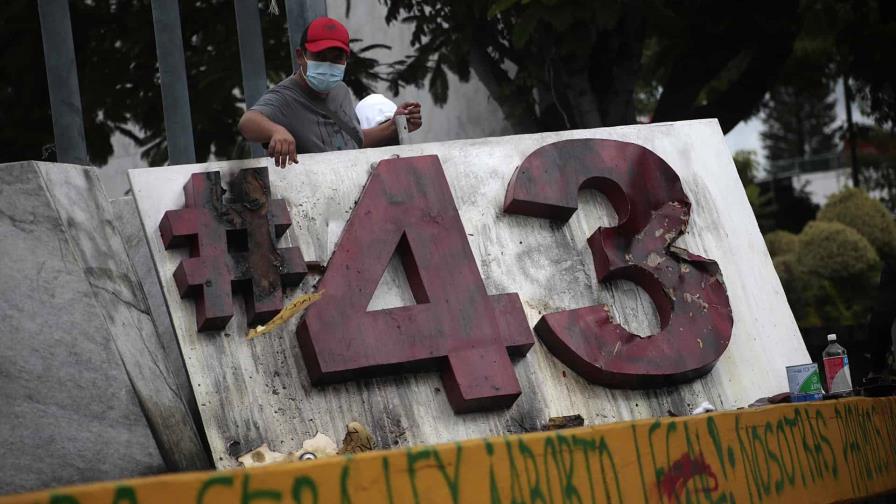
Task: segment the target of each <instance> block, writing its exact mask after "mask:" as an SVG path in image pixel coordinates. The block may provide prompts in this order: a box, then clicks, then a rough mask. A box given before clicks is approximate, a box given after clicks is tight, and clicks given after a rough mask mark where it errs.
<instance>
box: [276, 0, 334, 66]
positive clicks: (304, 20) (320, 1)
mask: <svg viewBox="0 0 896 504" xmlns="http://www.w3.org/2000/svg"><path fill="white" fill-rule="evenodd" d="M283 2H284V3H285V4H286V22H287V26H289V48H290V50H291V53H290V54H292V71H293V72H295V71H296V56H295V50H296V48H298V47H299V43H300V41H301V40H302V32H303V31H305V27H306V26H308V23H310V22H311V21H313V20H314V19H315V18H319V17H321V16H326V15H327V2H326V0H283Z"/></svg>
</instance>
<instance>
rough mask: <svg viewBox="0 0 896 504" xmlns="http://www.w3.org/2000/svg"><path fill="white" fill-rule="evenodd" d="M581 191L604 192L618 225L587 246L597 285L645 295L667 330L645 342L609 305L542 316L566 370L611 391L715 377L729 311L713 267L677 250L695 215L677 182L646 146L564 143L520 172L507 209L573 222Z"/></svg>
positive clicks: (543, 333) (541, 331) (542, 151)
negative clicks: (621, 282)
mask: <svg viewBox="0 0 896 504" xmlns="http://www.w3.org/2000/svg"><path fill="white" fill-rule="evenodd" d="M581 188H588V189H597V190H599V191H601V192H602V193H603V194H604V195H605V196H606V197H607V198H608V199H609V201H610V203H611V204H612V205H613V208H614V209H615V210H616V214H617V215H618V217H619V223H618V225H617V226H616V227H612V228H600V229H598V230H597V231H596V232H595V233H594V234H593V235H591V237H589V238H588V245H589V247H590V248H591V252H592V254H593V256H594V265H595V269H596V271H597V279H598V280H599V281H601V282H607V281H612V280H616V279H626V280H630V281H632V282H634V283H636V284H637V285H639V286H640V287H641V288H643V289H644V290H645V291H646V292H647V294H648V295H649V296H650V298H651V299H652V300H653V303H654V305H655V306H656V309H657V313H658V314H659V318H660V326H661V329H660V332H659V333H657V334H654V335H652V336H649V337H646V338H642V337H640V336H638V335H635V334H631V333H629V332H628V331H626V330H625V329H624V328H623V327H622V326H621V325H619V324H617V323H616V322H614V321H613V320H612V319H611V317H610V312H609V308H608V307H607V306H606V305H594V306H587V307H585V308H578V309H573V310H566V311H561V312H556V313H550V314H547V315H544V316H543V317H542V318H541V320H539V321H538V323H537V324H536V325H535V332H536V333H537V334H538V336H539V337H540V338H541V340H542V341H543V342H544V344H545V346H547V347H548V349H550V351H551V352H552V353H553V354H554V355H555V356H556V357H557V358H558V359H560V360H561V361H562V362H563V363H564V364H566V365H567V366H569V367H570V368H571V369H573V370H574V371H575V372H577V373H579V374H580V375H581V376H583V377H584V378H586V379H587V380H589V381H592V382H594V383H599V384H602V385H606V386H611V387H622V388H641V387H658V386H665V385H672V384H677V383H682V382H685V381H688V380H692V379H694V378H697V377H699V376H702V375H704V374H706V373H707V372H709V370H710V369H712V367H713V365H714V364H715V363H716V361H717V360H718V359H719V357H721V355H722V353H723V352H724V351H725V348H727V346H728V342H729V340H730V339H731V329H732V325H733V320H732V316H731V306H730V305H729V303H728V295H727V293H726V291H725V286H724V284H723V283H722V281H721V274H720V273H719V270H718V267H717V265H716V263H715V262H714V261H711V260H709V259H706V258H703V257H700V256H697V255H694V254H691V253H688V252H687V251H684V250H681V249H678V248H676V247H674V246H672V245H671V243H672V242H673V241H674V240H675V239H676V238H678V236H680V235H681V234H682V233H683V232H684V231H685V229H686V228H687V225H688V219H689V216H690V215H689V212H690V207H691V204H690V201H689V200H688V198H687V196H686V195H685V193H684V190H683V189H682V187H681V181H680V179H679V178H678V175H677V174H676V173H675V171H674V170H672V167H670V166H669V165H668V164H667V163H666V162H665V161H663V160H662V159H661V158H660V157H659V156H657V155H656V154H654V153H653V152H651V151H650V150H648V149H646V148H644V147H642V146H639V145H635V144H632V143H627V142H619V141H615V140H596V139H582V140H564V141H561V142H555V143H552V144H548V145H546V146H544V147H541V148H539V149H537V150H536V151H535V152H533V153H532V154H530V155H529V156H528V157H527V158H526V159H525V161H523V163H522V164H521V165H520V166H519V168H517V170H516V172H515V173H514V175H513V178H512V179H511V181H510V184H509V185H508V187H507V194H506V196H505V199H504V211H505V212H508V213H517V214H522V215H529V216H532V217H541V218H547V219H555V220H559V221H566V220H568V219H569V218H570V217H572V215H573V213H575V211H576V208H577V206H578V191H579V189H581Z"/></svg>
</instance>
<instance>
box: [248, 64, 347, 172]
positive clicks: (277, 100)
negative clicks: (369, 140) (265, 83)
mask: <svg viewBox="0 0 896 504" xmlns="http://www.w3.org/2000/svg"><path fill="white" fill-rule="evenodd" d="M324 109H326V110H329V112H330V113H331V114H333V115H335V116H337V117H338V118H340V119H341V120H342V122H343V123H344V124H345V125H346V126H349V127H351V128H352V129H353V131H351V132H346V131H344V130H343V128H342V127H341V126H340V125H339V124H338V123H337V122H336V121H334V120H333V119H332V118H331V117H330V115H329V114H327V113H326V111H325V110H324ZM249 110H254V111H256V112H259V113H261V114H262V115H264V116H265V117H267V118H268V119H270V120H271V121H273V122H275V123H277V124H279V125H280V126H283V127H284V128H286V130H287V131H289V133H290V134H291V135H292V137H293V138H295V140H296V152H297V153H299V154H308V153H313V152H330V151H336V150H348V149H358V148H360V147H361V145H360V144H359V143H358V141H357V140H356V139H363V136H362V133H361V124H360V122H359V121H358V116H357V115H355V107H354V100H353V99H352V95H351V91H349V89H348V86H346V85H345V83H343V82H340V83H339V84H338V85H337V86H336V87H335V88H333V89H332V90H331V91H330V92H329V93H328V94H327V96H326V97H320V96H317V95H312V93H306V92H305V91H303V90H302V88H301V87H299V83H298V81H297V80H296V77H295V76H293V75H291V76H289V77H287V78H286V79H284V80H283V82H281V83H279V84H277V85H276V86H274V87H272V88H271V89H268V90H267V91H266V92H265V93H264V94H263V95H262V96H261V98H259V99H258V101H257V102H256V103H255V105H253V106H252V108H250V109H249Z"/></svg>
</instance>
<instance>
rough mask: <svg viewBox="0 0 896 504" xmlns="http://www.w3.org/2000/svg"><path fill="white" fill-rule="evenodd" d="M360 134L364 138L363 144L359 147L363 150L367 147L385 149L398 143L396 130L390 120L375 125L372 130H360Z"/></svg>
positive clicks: (393, 122)
mask: <svg viewBox="0 0 896 504" xmlns="http://www.w3.org/2000/svg"><path fill="white" fill-rule="evenodd" d="M361 134H362V135H363V136H364V144H363V145H362V146H361V147H363V148H365V149H366V148H368V147H385V146H387V145H395V144H397V143H398V128H397V127H396V126H395V121H394V120H392V119H389V120H388V121H386V122H384V123H380V124H377V125H376V126H374V127H372V128H367V129H365V130H361Z"/></svg>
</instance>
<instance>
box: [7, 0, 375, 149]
mask: <svg viewBox="0 0 896 504" xmlns="http://www.w3.org/2000/svg"><path fill="white" fill-rule="evenodd" d="M180 6H181V12H180V15H181V24H182V32H183V44H184V52H185V58H186V70H187V83H188V89H189V94H190V109H191V114H192V119H193V134H194V145H195V149H196V157H197V159H198V160H200V161H202V160H206V159H208V158H209V157H210V156H211V155H214V156H215V157H216V158H218V159H228V158H234V157H242V156H244V155H247V154H248V150H247V149H245V146H244V145H242V144H241V141H240V136H239V134H238V132H237V128H236V125H237V122H238V121H239V118H240V116H241V114H242V110H243V108H242V106H243V103H244V100H245V99H244V97H243V93H242V75H241V73H240V59H239V45H238V40H237V33H236V18H235V12H234V7H233V2H231V1H225V0H194V1H190V2H180ZM266 7H267V3H266V2H264V5H262V6H260V8H261V9H262V14H261V21H262V33H263V36H264V41H263V43H264V53H265V59H266V68H267V72H268V80H269V82H271V83H275V82H278V81H280V80H281V79H283V78H284V77H285V76H286V75H288V74H289V73H291V71H292V58H293V51H292V48H290V47H289V37H288V31H287V28H286V18H285V16H283V15H280V16H271V15H268V14H267V13H266ZM70 9H71V19H72V36H73V39H74V43H75V57H76V59H77V64H78V74H79V75H78V80H79V84H80V90H81V106H82V110H83V117H84V128H85V136H86V139H87V150H88V154H89V156H90V159H91V162H92V163H94V164H97V165H103V164H105V163H106V161H107V160H108V158H109V156H110V155H111V154H112V143H111V141H110V138H111V136H112V135H113V134H115V133H120V134H123V135H125V136H127V137H130V138H131V139H133V140H134V141H135V142H136V143H137V144H138V145H139V146H141V147H142V148H143V152H142V155H143V157H144V159H146V160H147V161H148V162H149V163H150V164H151V165H160V164H164V163H165V162H166V161H167V155H168V153H167V145H166V143H165V131H164V116H163V113H162V98H161V89H160V87H159V72H158V64H157V58H156V48H155V35H154V32H153V24H152V10H151V3H150V0H132V1H128V2H121V1H115V0H72V1H71V2H70ZM382 48H387V46H382V45H375V44H374V45H367V46H363V45H362V44H361V43H360V41H357V40H356V41H353V56H352V59H351V61H350V63H349V65H348V69H347V72H348V75H347V78H346V82H347V84H349V86H350V87H351V89H352V91H353V92H354V93H355V94H360V95H365V94H367V93H368V92H370V90H371V86H372V84H373V83H374V82H375V81H377V80H382V79H383V78H384V75H383V74H384V73H385V72H386V71H387V70H388V65H380V63H379V62H378V61H377V60H376V59H373V58H371V57H370V55H371V53H372V52H375V51H376V50H377V49H382ZM51 57H52V55H51ZM0 61H2V62H3V64H2V65H0V82H2V83H3V84H0V110H3V115H4V121H3V122H2V124H0V145H3V149H0V162H6V161H19V160H24V159H43V158H45V157H47V153H48V152H49V151H50V150H51V147H52V144H53V129H52V122H51V118H50V105H49V95H48V91H47V82H46V73H45V72H43V71H35V70H36V69H43V65H44V53H43V46H42V42H41V36H40V22H39V17H38V13H37V2H35V1H33V0H7V1H6V2H3V6H2V7H0ZM49 158H50V159H52V155H51V156H50V157H49Z"/></svg>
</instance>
